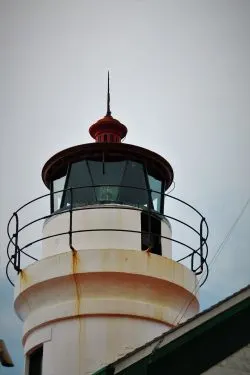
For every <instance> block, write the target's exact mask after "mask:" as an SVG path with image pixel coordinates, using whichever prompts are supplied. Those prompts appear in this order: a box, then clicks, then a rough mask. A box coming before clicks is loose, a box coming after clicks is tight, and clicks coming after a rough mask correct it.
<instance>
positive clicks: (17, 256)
mask: <svg viewBox="0 0 250 375" xmlns="http://www.w3.org/2000/svg"><path fill="white" fill-rule="evenodd" d="M102 187H109V188H112V187H115V188H119V189H120V188H122V189H130V191H131V189H135V190H137V191H138V190H143V192H144V194H145V191H146V193H147V196H148V202H145V204H143V205H142V204H139V203H138V204H136V203H135V202H132V203H129V202H127V201H126V202H120V201H117V200H115V201H114V200H110V201H108V200H105V202H104V201H99V202H96V201H95V202H85V204H83V203H81V204H80V205H77V204H76V202H75V201H74V192H75V191H79V190H81V191H82V192H83V195H82V196H83V197H84V189H90V188H91V189H97V188H102ZM58 193H63V194H66V193H67V197H68V198H67V199H68V201H67V204H66V205H65V206H64V207H62V208H60V209H58V210H56V211H54V212H52V211H53V209H52V208H53V202H54V196H55V194H58ZM152 193H155V194H158V195H160V196H161V198H163V199H164V203H165V211H168V203H169V202H172V203H175V204H179V205H180V206H181V207H185V208H186V209H188V210H189V213H188V217H189V219H190V217H194V216H195V219H194V220H195V221H196V225H194V226H193V225H190V224H188V223H187V222H186V221H184V220H182V219H181V218H178V217H176V215H169V214H165V213H164V214H163V213H160V212H158V211H156V210H154V208H153V207H152V200H151V197H152ZM44 201H47V202H46V207H45V206H44ZM150 202H151V203H150ZM36 203H39V204H40V207H39V210H40V209H42V207H43V208H45V210H46V211H49V212H50V213H49V214H47V215H41V216H40V214H38V215H36V214H35V218H34V219H33V220H31V221H29V222H25V224H23V220H24V219H25V218H26V217H27V213H26V214H25V211H26V210H27V209H28V208H30V209H31V210H32V211H33V207H34V205H35V204H36ZM114 205H115V206H114ZM114 207H115V208H116V209H124V208H126V209H129V210H136V211H141V212H145V213H147V215H148V219H149V225H148V229H147V231H136V230H131V229H115V228H113V229H112V228H108V229H107V228H103V229H100V228H98V229H96V228H93V229H82V230H77V231H76V230H74V229H73V225H72V222H73V215H74V212H75V211H79V210H80V211H81V210H88V209H90V208H91V209H98V210H99V209H104V208H105V209H113V208H114ZM66 212H68V213H69V222H68V231H66V232H63V233H56V234H52V235H50V236H46V237H40V236H39V235H38V236H37V238H35V239H32V240H30V238H29V239H26V234H27V230H28V229H32V233H34V232H35V230H33V228H34V227H35V225H36V224H37V223H40V224H42V223H43V222H44V221H45V220H47V219H50V218H52V217H55V216H57V215H62V214H64V213H66ZM168 213H169V212H168ZM32 214H33V215H34V212H32ZM193 215H194V216H193ZM152 216H154V217H158V218H159V219H161V220H165V221H166V222H167V223H169V224H170V225H171V228H172V229H173V232H174V228H175V226H176V225H179V226H180V227H181V228H182V229H181V231H180V230H179V236H180V237H178V238H175V237H173V238H172V237H171V238H170V237H166V236H162V235H159V234H158V233H153V232H152V231H151V227H150V217H152ZM190 220H191V219H190ZM184 230H185V231H188V233H189V234H190V235H191V234H192V236H190V237H192V241H189V240H188V241H185V242H184V240H183V231H184ZM103 231H109V232H112V231H113V232H114V231H116V232H117V231H118V232H129V233H138V234H139V235H147V236H149V237H152V236H158V237H160V238H161V239H166V240H169V241H171V242H172V244H173V245H176V246H181V247H182V251H181V252H182V255H183V256H181V257H178V256H177V257H176V259H175V260H176V261H177V262H181V263H184V264H185V265H188V266H189V268H190V269H191V270H192V271H193V272H194V273H195V274H196V275H200V277H201V279H200V286H201V285H203V284H204V283H205V281H206V280H207V277H208V272H209V269H208V264H207V257H208V245H207V238H208V233H209V229H208V225H207V222H206V219H205V218H204V217H203V215H202V214H201V213H200V212H199V211H198V210H196V209H195V208H194V207H193V206H191V205H190V204H188V203H186V202H184V201H183V200H181V199H179V198H177V197H174V196H172V195H169V194H162V193H159V192H158V191H153V190H151V189H148V190H146V189H142V188H138V187H133V186H120V185H119V186H118V185H95V186H81V187H71V188H68V189H64V190H59V191H56V192H52V193H48V194H45V195H42V196H40V197H38V198H35V199H33V200H31V201H29V202H28V203H26V204H24V205H23V206H21V207H20V208H19V209H18V210H17V211H16V212H14V213H13V215H12V217H11V218H10V220H9V222H8V225H7V233H8V237H9V242H8V245H7V255H8V262H7V265H6V275H7V278H8V280H9V281H10V283H11V284H12V285H13V286H14V283H13V281H12V276H11V275H10V274H11V272H10V268H11V267H12V269H14V270H15V271H16V272H17V273H20V272H21V271H22V268H23V259H24V258H27V259H29V260H31V261H37V260H38V257H36V256H35V254H34V248H35V245H36V244H38V243H40V242H41V241H44V240H46V239H49V238H53V237H58V236H63V235H64V236H65V235H67V236H68V245H69V248H70V249H72V250H73V249H74V244H73V234H74V233H80V232H103ZM177 232H178V231H177ZM189 234H188V237H189ZM21 236H22V240H21V241H20V237H21ZM28 237H29V236H28ZM184 237H185V236H184ZM190 242H192V244H191V243H190ZM32 250H33V251H32ZM137 250H139V249H137ZM142 251H143V250H142ZM175 253H177V255H178V253H179V251H178V250H177V249H176V250H175ZM183 253H185V254H183ZM187 263H188V264H187Z"/></svg>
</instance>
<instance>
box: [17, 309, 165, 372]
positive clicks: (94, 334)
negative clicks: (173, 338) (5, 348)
mask: <svg viewBox="0 0 250 375" xmlns="http://www.w3.org/2000/svg"><path fill="white" fill-rule="evenodd" d="M168 329H169V328H168V326H166V325H165V324H163V323H160V322H154V321H149V320H145V319H135V318H132V317H122V316H121V317H119V316H113V317H112V316H111V317H102V316H94V317H90V316H89V317H84V318H74V319H68V320H63V321H57V322H52V323H50V324H49V326H47V327H41V328H39V329H37V330H35V331H33V332H32V333H31V334H30V336H29V339H28V340H27V342H26V344H25V347H24V349H25V353H29V351H30V350H31V345H30V344H31V343H32V342H33V343H36V344H37V345H38V344H42V343H43V344H44V352H43V372H42V375H58V374H60V375H69V374H72V375H90V374H93V372H95V371H97V370H98V369H100V368H102V367H103V366H105V365H107V364H108V363H111V362H113V361H115V360H116V359H118V358H120V357H123V356H124V355H125V354H127V353H129V352H130V351H132V350H134V349H135V348H137V347H139V346H141V345H143V344H144V343H145V342H148V341H150V340H152V339H153V338H154V337H155V336H158V335H160V334H161V333H163V332H165V331H166V330H168ZM48 331H49V333H48Z"/></svg>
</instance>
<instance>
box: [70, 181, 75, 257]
mask: <svg viewBox="0 0 250 375" xmlns="http://www.w3.org/2000/svg"><path fill="white" fill-rule="evenodd" d="M69 192H70V211H69V247H70V248H71V250H72V251H74V248H73V245H72V225H73V223H72V221H73V217H72V216H73V212H72V208H73V191H72V187H71V188H70V189H69Z"/></svg>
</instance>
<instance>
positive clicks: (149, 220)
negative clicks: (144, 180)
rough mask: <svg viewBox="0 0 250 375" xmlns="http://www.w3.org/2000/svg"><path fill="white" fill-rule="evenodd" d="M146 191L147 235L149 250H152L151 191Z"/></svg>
mask: <svg viewBox="0 0 250 375" xmlns="http://www.w3.org/2000/svg"><path fill="white" fill-rule="evenodd" d="M147 191H148V233H149V248H150V249H151V248H153V246H154V241H153V236H152V230H151V229H152V228H151V208H150V207H151V190H150V189H147Z"/></svg>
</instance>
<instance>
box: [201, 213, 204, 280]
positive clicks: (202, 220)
mask: <svg viewBox="0 0 250 375" xmlns="http://www.w3.org/2000/svg"><path fill="white" fill-rule="evenodd" d="M204 221H205V219H204V217H202V219H201V222H200V260H201V264H200V273H202V272H203V263H204V261H203V223H204Z"/></svg>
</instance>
